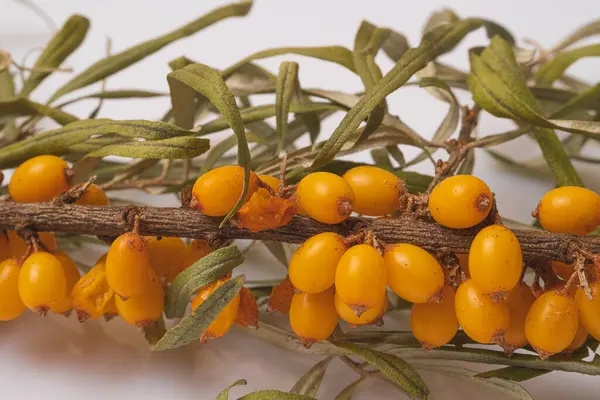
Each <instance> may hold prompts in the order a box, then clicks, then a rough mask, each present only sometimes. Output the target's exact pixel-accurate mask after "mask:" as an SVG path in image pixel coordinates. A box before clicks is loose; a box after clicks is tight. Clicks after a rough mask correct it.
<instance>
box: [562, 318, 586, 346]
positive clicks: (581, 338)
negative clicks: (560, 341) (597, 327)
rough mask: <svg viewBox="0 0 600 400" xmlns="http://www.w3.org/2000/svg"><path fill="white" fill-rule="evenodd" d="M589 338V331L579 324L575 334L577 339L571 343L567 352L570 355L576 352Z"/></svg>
mask: <svg viewBox="0 0 600 400" xmlns="http://www.w3.org/2000/svg"><path fill="white" fill-rule="evenodd" d="M588 336H589V334H588V331H586V330H585V328H584V327H583V325H582V324H579V327H578V328H577V333H575V337H574V338H573V340H572V341H571V343H569V345H568V346H567V348H566V349H565V351H566V352H568V353H572V352H574V351H575V350H577V349H578V348H580V347H581V346H583V345H584V343H585V342H586V340H587V338H588Z"/></svg>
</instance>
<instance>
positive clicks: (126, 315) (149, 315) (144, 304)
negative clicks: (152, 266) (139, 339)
mask: <svg viewBox="0 0 600 400" xmlns="http://www.w3.org/2000/svg"><path fill="white" fill-rule="evenodd" d="M151 274H154V272H151ZM115 305H116V307H117V310H118V311H119V316H121V318H123V320H124V321H125V322H127V323H128V324H131V325H135V326H139V327H141V328H143V327H145V326H148V325H150V324H151V323H152V322H154V321H156V320H157V319H159V318H160V317H161V315H162V313H163V310H164V307H165V294H164V291H163V287H162V283H161V282H160V280H159V279H158V277H156V278H155V279H152V280H150V283H149V284H148V285H146V288H145V290H144V291H143V292H142V293H141V294H138V295H136V296H131V297H130V298H128V299H127V300H123V299H122V298H121V297H119V296H115Z"/></svg>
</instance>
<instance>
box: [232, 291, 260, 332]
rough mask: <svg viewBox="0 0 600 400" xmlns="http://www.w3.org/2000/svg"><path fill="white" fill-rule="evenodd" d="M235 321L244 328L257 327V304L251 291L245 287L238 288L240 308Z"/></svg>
mask: <svg viewBox="0 0 600 400" xmlns="http://www.w3.org/2000/svg"><path fill="white" fill-rule="evenodd" d="M235 322H236V324H238V325H240V326H243V327H245V328H258V306H257V305H256V299H255V298H254V295H253V294H252V291H251V290H250V289H248V288H247V287H243V288H242V289H240V308H239V309H238V313H237V316H236V318H235Z"/></svg>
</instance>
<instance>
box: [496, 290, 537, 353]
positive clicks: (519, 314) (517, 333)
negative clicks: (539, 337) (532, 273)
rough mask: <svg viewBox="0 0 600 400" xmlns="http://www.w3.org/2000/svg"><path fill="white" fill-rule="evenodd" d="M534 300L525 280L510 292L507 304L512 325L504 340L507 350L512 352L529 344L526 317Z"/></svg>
mask: <svg viewBox="0 0 600 400" xmlns="http://www.w3.org/2000/svg"><path fill="white" fill-rule="evenodd" d="M534 300H535V297H533V293H532V292H531V288H530V287H529V286H527V285H526V284H525V283H524V282H519V283H518V284H517V286H515V288H514V289H513V290H511V291H510V293H509V294H508V297H507V299H506V304H507V305H508V312H509V313H510V325H509V327H508V329H507V330H506V332H504V342H503V343H502V347H504V350H505V351H506V352H508V353H512V352H513V351H514V350H516V349H520V348H521V347H523V346H525V345H526V344H527V338H526V337H525V318H526V317H527V312H528V311H529V308H530V307H531V305H532V304H533V302H534Z"/></svg>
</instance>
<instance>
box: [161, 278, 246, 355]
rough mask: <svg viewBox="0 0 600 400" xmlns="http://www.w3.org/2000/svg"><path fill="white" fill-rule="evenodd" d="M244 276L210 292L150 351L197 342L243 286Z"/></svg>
mask: <svg viewBox="0 0 600 400" xmlns="http://www.w3.org/2000/svg"><path fill="white" fill-rule="evenodd" d="M244 279H245V277H244V275H239V276H236V277H233V278H231V279H230V280H228V281H227V282H225V283H224V284H223V285H221V286H219V287H218V288H217V289H215V291H214V292H212V293H211V294H210V295H209V296H208V297H207V298H206V300H204V301H203V302H202V304H200V305H199V306H198V308H196V309H195V310H193V311H192V312H191V314H189V315H186V316H185V317H183V319H182V320H181V321H180V322H179V323H178V324H177V325H175V326H174V327H172V328H171V329H169V330H168V331H167V332H166V333H165V335H164V336H163V337H162V339H160V340H159V341H158V343H156V345H155V346H154V347H153V348H152V350H156V351H161V350H170V349H175V348H177V347H181V346H185V345H187V344H190V343H191V342H193V341H194V340H197V339H198V338H199V337H200V335H201V334H202V332H204V331H205V330H206V328H208V327H209V326H210V324H211V323H212V322H213V321H214V320H215V319H216V318H217V316H218V315H219V313H220V312H221V311H222V310H223V309H224V308H225V307H226V306H227V304H229V302H231V300H233V298H234V297H235V296H236V295H237V294H238V292H239V291H240V289H241V288H242V286H243V285H244Z"/></svg>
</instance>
